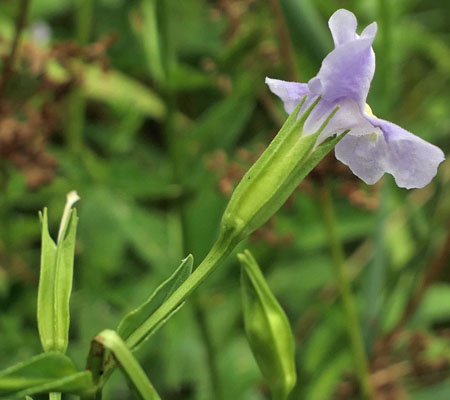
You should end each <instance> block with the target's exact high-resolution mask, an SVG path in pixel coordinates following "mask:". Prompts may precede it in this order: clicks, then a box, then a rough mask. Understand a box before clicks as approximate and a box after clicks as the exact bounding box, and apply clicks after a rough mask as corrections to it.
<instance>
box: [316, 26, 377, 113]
mask: <svg viewBox="0 0 450 400" xmlns="http://www.w3.org/2000/svg"><path fill="white" fill-rule="evenodd" d="M369 27H370V28H369ZM369 27H368V28H369V29H367V28H366V30H365V31H364V38H357V39H355V40H351V41H348V42H346V43H344V44H342V45H340V46H338V47H336V48H335V49H334V50H333V51H332V52H331V53H329V54H328V55H327V56H326V57H325V59H324V60H323V62H322V66H321V68H320V71H319V73H318V74H317V76H316V77H315V78H313V79H311V80H310V81H309V82H308V86H309V89H310V91H311V93H313V94H317V95H319V94H320V95H322V97H323V98H324V99H325V100H327V101H330V102H333V101H335V100H337V99H340V98H350V99H353V100H354V101H355V102H356V103H357V104H358V105H359V107H360V109H361V110H362V109H363V108H364V105H365V103H366V98H367V93H368V92H369V88H370V83H371V81H372V78H373V75H374V72H375V53H374V52H373V50H372V43H373V40H374V38H375V33H376V24H375V25H374V24H372V25H369ZM369 34H370V35H369Z"/></svg>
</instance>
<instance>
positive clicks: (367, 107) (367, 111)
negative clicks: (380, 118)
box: [364, 103, 376, 118]
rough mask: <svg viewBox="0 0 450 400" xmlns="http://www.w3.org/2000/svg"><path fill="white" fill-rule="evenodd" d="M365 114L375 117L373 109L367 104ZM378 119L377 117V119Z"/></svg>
mask: <svg viewBox="0 0 450 400" xmlns="http://www.w3.org/2000/svg"><path fill="white" fill-rule="evenodd" d="M364 112H365V113H366V114H369V115H370V116H371V117H375V114H374V113H373V112H372V109H371V108H370V106H369V105H368V104H367V103H366V105H365V106H364ZM375 118H376V117H375Z"/></svg>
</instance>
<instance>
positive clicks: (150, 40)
mask: <svg viewBox="0 0 450 400" xmlns="http://www.w3.org/2000/svg"><path fill="white" fill-rule="evenodd" d="M156 14H157V1H156V0H143V1H142V3H141V16H142V19H143V21H142V25H141V27H140V29H139V32H138V33H139V34H140V35H139V36H140V38H141V40H142V45H143V47H144V52H145V57H146V58H147V66H148V69H149V72H150V76H151V77H152V78H153V79H154V80H155V81H157V82H158V83H160V84H161V83H163V82H164V80H165V78H166V77H165V71H164V66H163V61H162V55H161V42H160V34H159V29H158V18H157V15H156Z"/></svg>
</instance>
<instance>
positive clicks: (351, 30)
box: [328, 8, 358, 47]
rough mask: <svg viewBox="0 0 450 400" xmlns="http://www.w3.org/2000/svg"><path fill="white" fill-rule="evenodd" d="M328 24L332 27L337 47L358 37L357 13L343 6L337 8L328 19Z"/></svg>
mask: <svg viewBox="0 0 450 400" xmlns="http://www.w3.org/2000/svg"><path fill="white" fill-rule="evenodd" d="M328 26H329V27H330V31H331V35H332V36H333V41H334V46H335V47H338V46H340V45H341V44H344V43H347V42H349V41H351V40H355V39H356V38H357V35H356V27H357V26H358V21H357V20H356V17H355V14H353V13H352V12H350V11H348V10H344V9H342V8H341V9H340V10H337V11H336V12H335V13H334V14H333V15H332V16H331V17H330V19H329V20H328Z"/></svg>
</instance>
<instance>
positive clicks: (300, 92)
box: [266, 78, 310, 114]
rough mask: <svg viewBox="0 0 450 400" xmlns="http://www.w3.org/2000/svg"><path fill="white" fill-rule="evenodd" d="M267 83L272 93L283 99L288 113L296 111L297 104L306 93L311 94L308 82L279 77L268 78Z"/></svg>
mask: <svg viewBox="0 0 450 400" xmlns="http://www.w3.org/2000/svg"><path fill="white" fill-rule="evenodd" d="M266 84H267V85H268V86H269V89H270V91H271V92H272V93H274V94H276V95H277V96H278V97H279V98H280V99H281V100H283V104H284V109H285V110H286V112H287V113H288V114H290V113H291V112H292V111H294V109H295V107H296V106H297V104H298V103H299V102H300V100H301V99H302V98H303V96H305V95H309V94H310V92H309V88H308V85H307V84H306V83H298V82H288V81H282V80H279V79H271V78H266Z"/></svg>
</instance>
